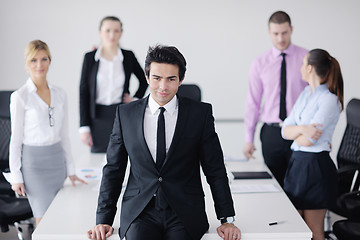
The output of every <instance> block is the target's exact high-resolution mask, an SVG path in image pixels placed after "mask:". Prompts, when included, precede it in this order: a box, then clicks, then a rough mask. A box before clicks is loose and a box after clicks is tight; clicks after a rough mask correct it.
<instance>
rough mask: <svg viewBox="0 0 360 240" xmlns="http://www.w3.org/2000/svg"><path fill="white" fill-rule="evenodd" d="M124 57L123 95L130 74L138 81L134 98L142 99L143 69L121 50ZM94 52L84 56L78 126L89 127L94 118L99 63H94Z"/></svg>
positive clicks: (143, 86) (133, 58)
mask: <svg viewBox="0 0 360 240" xmlns="http://www.w3.org/2000/svg"><path fill="white" fill-rule="evenodd" d="M121 52H122V54H123V55H124V60H123V65H124V72H125V84H124V91H123V93H122V95H123V94H124V93H129V83H130V77H131V74H132V73H134V74H135V76H136V77H137V78H138V80H139V88H138V90H137V92H136V93H135V95H134V97H137V98H142V97H143V96H144V94H145V91H146V88H147V86H148V84H147V82H146V78H145V74H144V71H143V69H142V68H141V66H140V64H139V62H138V61H137V59H136V57H135V55H134V53H133V52H132V51H128V50H124V49H121ZM95 53H96V50H94V51H92V52H88V53H86V54H85V57H84V63H83V67H82V72H81V79H80V126H91V118H95V114H96V113H95V105H96V103H95V99H96V76H97V72H98V69H99V61H95V58H94V57H95Z"/></svg>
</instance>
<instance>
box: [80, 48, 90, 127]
mask: <svg viewBox="0 0 360 240" xmlns="http://www.w3.org/2000/svg"><path fill="white" fill-rule="evenodd" d="M90 60H91V59H90V55H89V53H87V54H86V55H85V57H84V62H83V66H82V71H81V78H80V93H79V96H80V99H79V100H80V127H82V126H90V125H91V120H90V119H91V118H90V88H89V74H90V70H91V69H90Z"/></svg>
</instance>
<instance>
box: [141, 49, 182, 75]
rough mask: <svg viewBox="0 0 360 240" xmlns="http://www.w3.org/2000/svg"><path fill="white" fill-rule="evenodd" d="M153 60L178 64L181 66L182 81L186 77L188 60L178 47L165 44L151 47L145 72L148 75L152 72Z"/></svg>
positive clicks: (146, 60)
mask: <svg viewBox="0 0 360 240" xmlns="http://www.w3.org/2000/svg"><path fill="white" fill-rule="evenodd" d="M152 62H156V63H168V64H174V65H177V66H178V67H179V78H180V81H182V80H183V79H184V76H185V72H186V60H185V58H184V56H183V55H182V54H181V53H180V52H179V50H178V49H177V48H176V47H174V46H163V45H156V46H154V47H149V50H148V52H147V56H146V59H145V74H146V76H148V77H149V73H150V64H151V63H152Z"/></svg>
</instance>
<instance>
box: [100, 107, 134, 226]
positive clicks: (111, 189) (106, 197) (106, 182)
mask: <svg viewBox="0 0 360 240" xmlns="http://www.w3.org/2000/svg"><path fill="white" fill-rule="evenodd" d="M119 108H120V107H118V108H117V110H116V117H115V120H114V126H113V130H112V134H111V136H110V142H109V146H108V149H107V154H106V155H107V164H106V165H105V166H104V168H103V176H102V180H101V186H100V192H99V199H98V207H97V212H96V224H109V225H112V224H113V221H114V217H115V214H116V210H117V207H116V204H117V202H118V199H119V196H120V192H121V189H122V184H123V181H124V176H125V170H126V166H127V162H128V153H127V151H126V149H125V145H124V141H123V137H122V130H121V121H120V117H119Z"/></svg>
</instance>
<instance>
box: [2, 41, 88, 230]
mask: <svg viewBox="0 0 360 240" xmlns="http://www.w3.org/2000/svg"><path fill="white" fill-rule="evenodd" d="M25 62H26V69H27V71H28V72H29V74H30V77H29V79H28V80H27V81H26V84H25V85H24V86H22V87H21V88H20V89H18V90H17V91H15V92H14V93H13V94H12V95H11V102H10V113H11V139H10V150H9V151H10V153H9V154H10V156H9V165H10V173H9V174H8V175H7V176H6V177H7V180H8V181H9V182H10V183H11V185H12V189H13V190H14V191H15V192H16V193H18V194H19V195H23V196H24V195H25V194H26V195H27V197H28V199H29V202H30V206H31V209H32V211H33V214H34V217H35V218H36V224H38V223H39V222H40V220H41V218H42V216H43V215H44V213H45V212H46V210H47V208H48V207H49V205H50V203H51V202H52V200H53V199H54V197H55V195H56V193H57V192H58V191H59V189H60V188H61V187H62V186H63V184H64V181H65V179H66V177H67V176H69V178H70V180H71V182H72V184H73V185H75V182H76V181H79V182H82V183H85V182H84V181H83V180H81V179H79V178H78V177H77V176H76V175H75V169H74V163H73V160H72V156H71V151H70V141H69V135H68V113H67V102H66V95H65V92H64V91H63V90H62V89H60V88H58V87H55V86H53V85H51V84H49V83H48V81H47V72H48V70H49V66H50V63H51V54H50V51H49V48H48V46H47V45H46V43H44V42H42V41H40V40H34V41H32V42H30V43H29V44H28V45H27V46H26V48H25Z"/></svg>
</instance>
